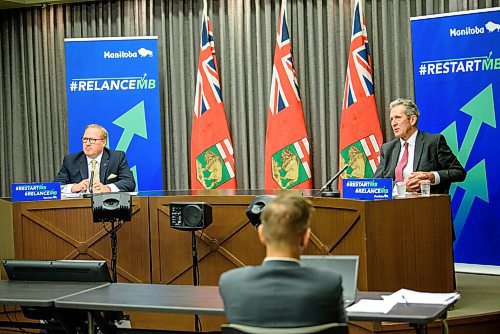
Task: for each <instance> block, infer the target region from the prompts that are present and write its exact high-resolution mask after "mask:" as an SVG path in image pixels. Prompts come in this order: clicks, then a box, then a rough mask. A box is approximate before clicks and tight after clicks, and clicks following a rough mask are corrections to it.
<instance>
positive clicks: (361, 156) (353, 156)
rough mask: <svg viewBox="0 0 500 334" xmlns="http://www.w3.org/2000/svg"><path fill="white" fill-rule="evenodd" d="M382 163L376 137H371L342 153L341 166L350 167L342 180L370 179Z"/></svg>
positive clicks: (350, 146) (352, 145)
mask: <svg viewBox="0 0 500 334" xmlns="http://www.w3.org/2000/svg"><path fill="white" fill-rule="evenodd" d="M379 163H380V148H379V146H378V143H377V139H376V138H375V135H373V134H372V135H369V136H368V137H365V138H363V139H361V140H359V141H357V142H355V143H353V144H351V145H349V146H347V147H346V148H345V149H343V150H342V152H340V165H341V168H343V167H344V166H345V165H348V166H349V167H348V168H347V170H346V171H345V173H344V174H343V175H342V178H344V179H345V178H370V177H372V176H373V174H375V170H376V169H377V166H378V164H379Z"/></svg>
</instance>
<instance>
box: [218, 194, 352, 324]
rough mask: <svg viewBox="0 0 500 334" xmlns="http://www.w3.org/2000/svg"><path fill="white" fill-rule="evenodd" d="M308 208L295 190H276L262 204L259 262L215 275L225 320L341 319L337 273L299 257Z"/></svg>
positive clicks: (306, 236) (304, 321)
mask: <svg viewBox="0 0 500 334" xmlns="http://www.w3.org/2000/svg"><path fill="white" fill-rule="evenodd" d="M311 213H312V207H311V204H310V203H309V201H307V200H306V199H304V198H302V197H297V196H290V195H281V196H278V197H277V198H275V199H274V200H273V201H271V202H270V203H269V204H268V205H267V206H266V208H265V209H264V211H263V213H262V216H261V221H262V224H261V225H259V227H258V235H259V239H260V241H261V242H262V243H263V244H264V245H265V246H266V258H265V259H264V262H263V263H262V265H260V266H248V267H244V268H237V269H233V270H230V271H228V272H225V273H223V274H222V276H221V278H220V282H219V285H220V293H221V295H222V299H223V301H224V311H225V313H226V316H227V318H228V320H229V322H231V323H233V324H239V325H247V326H259V327H302V326H314V325H320V324H326V323H343V322H346V315H345V311H344V302H343V298H342V284H341V276H340V275H339V274H337V273H335V272H333V271H328V270H322V269H319V268H307V267H302V266H301V265H300V262H299V259H300V255H301V254H302V252H303V250H304V249H305V248H306V246H307V243H308V241H309V236H310V234H311V228H310V227H309V221H310V215H311Z"/></svg>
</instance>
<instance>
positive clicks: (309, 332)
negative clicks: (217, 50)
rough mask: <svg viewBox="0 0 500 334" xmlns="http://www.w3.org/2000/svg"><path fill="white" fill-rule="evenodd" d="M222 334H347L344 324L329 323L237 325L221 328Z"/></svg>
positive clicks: (346, 327) (347, 329)
mask: <svg viewBox="0 0 500 334" xmlns="http://www.w3.org/2000/svg"><path fill="white" fill-rule="evenodd" d="M221 330H222V334H348V333H349V327H348V326H347V324H346V323H329V324H323V325H316V326H306V327H290V328H269V327H255V326H246V325H237V324H227V325H222V326H221Z"/></svg>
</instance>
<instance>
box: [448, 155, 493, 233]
mask: <svg viewBox="0 0 500 334" xmlns="http://www.w3.org/2000/svg"><path fill="white" fill-rule="evenodd" d="M458 186H459V187H460V188H462V189H464V190H465V194H464V197H463V198H462V203H460V207H459V208H458V211H457V214H456V216H455V219H454V225H455V233H456V237H457V239H459V238H460V234H461V233H462V229H463V228H464V224H465V221H466V220H467V217H468V216H469V212H470V210H471V208H472V203H473V202H474V198H476V197H478V198H480V199H482V200H483V201H485V202H489V197H488V179H487V178H486V164H485V162H484V159H483V160H481V161H480V162H479V163H478V164H477V165H475V166H474V167H472V168H471V169H470V170H469V171H468V172H467V178H466V179H465V181H464V182H462V183H460V184H459V185H458Z"/></svg>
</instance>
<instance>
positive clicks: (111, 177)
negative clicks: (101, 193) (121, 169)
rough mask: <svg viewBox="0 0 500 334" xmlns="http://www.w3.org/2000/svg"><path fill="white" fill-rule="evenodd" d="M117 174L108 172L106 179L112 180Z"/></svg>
mask: <svg viewBox="0 0 500 334" xmlns="http://www.w3.org/2000/svg"><path fill="white" fill-rule="evenodd" d="M117 176H118V175H116V174H110V175H109V176H108V180H112V179H114V178H116V177H117Z"/></svg>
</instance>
